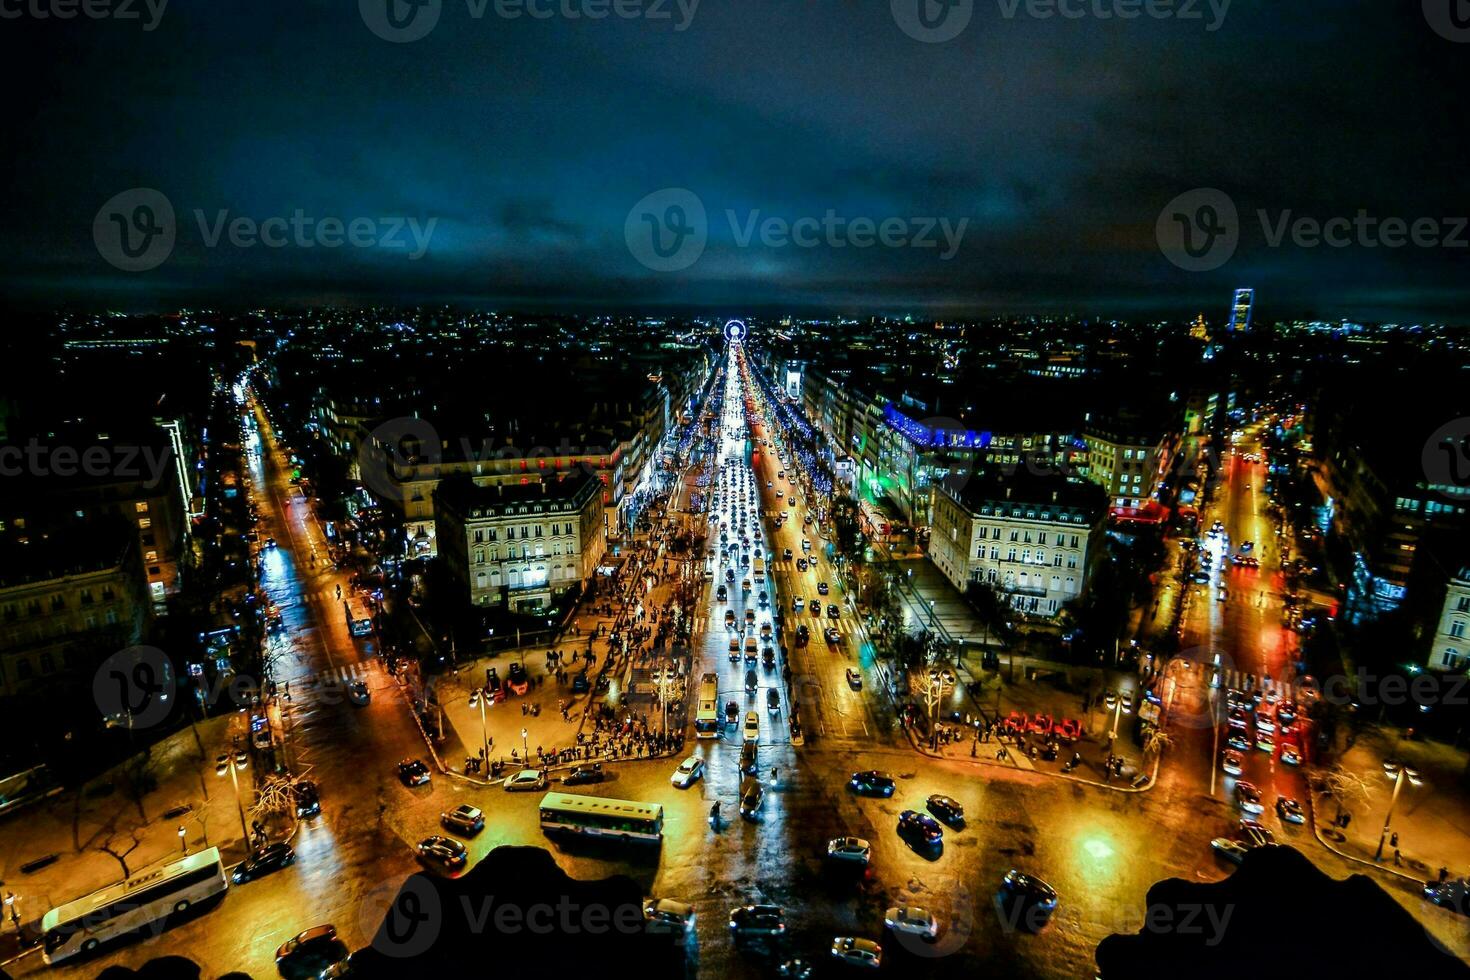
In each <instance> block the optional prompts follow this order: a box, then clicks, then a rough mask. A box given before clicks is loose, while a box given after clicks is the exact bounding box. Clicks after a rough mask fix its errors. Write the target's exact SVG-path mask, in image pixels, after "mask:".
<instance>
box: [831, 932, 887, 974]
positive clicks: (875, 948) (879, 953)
mask: <svg viewBox="0 0 1470 980" xmlns="http://www.w3.org/2000/svg"><path fill="white" fill-rule="evenodd" d="M832 958H833V959H836V960H841V961H842V962H843V963H848V964H850V965H852V966H866V967H870V968H871V969H875V970H876V969H877V968H878V967H880V966H882V965H883V947H882V946H879V945H878V944H877V943H875V942H873V940H871V939H856V938H854V937H852V936H838V937H836V938H835V939H833V940H832Z"/></svg>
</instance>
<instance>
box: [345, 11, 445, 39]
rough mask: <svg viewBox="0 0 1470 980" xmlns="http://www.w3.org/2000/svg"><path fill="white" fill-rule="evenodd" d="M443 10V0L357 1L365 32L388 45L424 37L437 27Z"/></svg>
mask: <svg viewBox="0 0 1470 980" xmlns="http://www.w3.org/2000/svg"><path fill="white" fill-rule="evenodd" d="M443 8H444V0H357V10H358V13H360V14H361V15H362V22H363V23H364V24H366V25H367V29H368V30H370V31H372V32H373V33H374V34H376V35H377V36H378V37H380V38H382V39H383V40H384V41H388V42H389V43H391V44H407V43H409V42H411V41H417V40H420V39H421V38H423V37H426V36H427V35H428V33H429V32H430V31H432V30H433V29H434V28H435V27H436V26H437V25H438V23H439V15H440V14H441V13H442V12H443Z"/></svg>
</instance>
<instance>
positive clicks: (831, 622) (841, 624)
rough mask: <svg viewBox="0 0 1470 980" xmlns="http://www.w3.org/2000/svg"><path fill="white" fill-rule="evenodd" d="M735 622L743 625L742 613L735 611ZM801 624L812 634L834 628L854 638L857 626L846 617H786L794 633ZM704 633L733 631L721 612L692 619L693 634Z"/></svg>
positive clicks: (805, 615) (797, 615)
mask: <svg viewBox="0 0 1470 980" xmlns="http://www.w3.org/2000/svg"><path fill="white" fill-rule="evenodd" d="M762 621H764V620H762ZM735 622H736V625H743V624H744V622H745V616H744V613H742V612H739V611H737V612H736V614H735ZM803 623H805V624H806V625H807V627H808V628H810V630H811V631H812V632H813V633H821V632H823V631H824V630H826V628H827V627H829V626H833V627H836V629H837V632H838V633H840V634H842V635H843V636H856V635H857V632H858V624H857V622H856V621H855V620H851V619H848V618H846V617H844V618H841V619H828V618H827V617H826V616H809V615H807V614H806V613H804V612H802V613H793V614H791V615H790V616H789V617H788V621H787V624H786V625H787V628H788V629H789V630H791V631H795V629H796V628H797V627H798V626H800V625H801V624H803ZM757 629H759V626H757ZM706 631H707V632H711V633H714V632H728V633H733V632H734V630H730V629H728V628H727V627H726V626H725V614H724V613H723V612H719V613H713V614H710V615H705V616H696V617H695V618H694V632H696V633H699V632H706Z"/></svg>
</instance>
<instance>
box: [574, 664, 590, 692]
mask: <svg viewBox="0 0 1470 980" xmlns="http://www.w3.org/2000/svg"><path fill="white" fill-rule="evenodd" d="M591 688H592V684H591V682H589V681H588V680H587V672H586V671H585V670H584V671H582V673H580V674H578V675H577V676H576V677H573V678H572V693H573V694H586V693H587V692H588V691H589V690H590V689H591Z"/></svg>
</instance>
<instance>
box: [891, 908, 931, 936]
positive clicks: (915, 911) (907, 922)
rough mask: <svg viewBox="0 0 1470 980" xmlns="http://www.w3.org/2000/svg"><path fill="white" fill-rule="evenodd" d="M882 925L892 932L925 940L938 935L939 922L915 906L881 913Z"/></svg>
mask: <svg viewBox="0 0 1470 980" xmlns="http://www.w3.org/2000/svg"><path fill="white" fill-rule="evenodd" d="M883 924H884V925H885V926H887V927H888V928H889V929H890V930H892V931H893V932H906V933H908V934H909V935H911V936H923V937H924V938H925V939H933V938H934V937H935V936H937V935H939V920H938V919H936V918H934V916H933V915H932V914H931V913H930V912H928V911H927V910H925V909H921V908H919V907H918V906H916V905H910V906H907V907H904V908H897V907H896V908H891V909H889V910H888V911H887V912H884V913H883Z"/></svg>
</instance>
